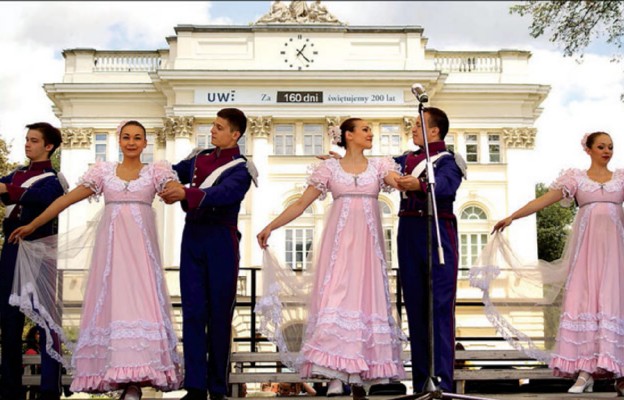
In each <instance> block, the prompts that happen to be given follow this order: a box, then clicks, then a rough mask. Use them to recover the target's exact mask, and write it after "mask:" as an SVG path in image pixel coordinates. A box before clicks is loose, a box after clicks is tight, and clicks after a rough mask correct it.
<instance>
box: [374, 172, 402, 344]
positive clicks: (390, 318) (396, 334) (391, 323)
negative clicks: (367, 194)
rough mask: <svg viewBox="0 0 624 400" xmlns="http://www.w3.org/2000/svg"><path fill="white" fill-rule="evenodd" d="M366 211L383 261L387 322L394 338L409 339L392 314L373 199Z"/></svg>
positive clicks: (377, 251) (380, 259) (376, 250)
mask: <svg viewBox="0 0 624 400" xmlns="http://www.w3.org/2000/svg"><path fill="white" fill-rule="evenodd" d="M393 162H394V161H393ZM395 165H396V164H395ZM397 166H398V165H397ZM375 203H376V202H375ZM364 213H365V215H366V224H367V225H368V229H369V231H370V233H371V236H372V237H373V240H374V245H375V256H376V257H377V259H379V262H380V263H381V274H382V276H383V282H384V294H385V296H386V304H387V305H388V308H387V313H388V318H387V323H388V324H389V326H390V329H391V330H392V331H393V339H397V340H400V341H407V336H406V335H405V333H404V332H403V330H402V329H400V328H399V326H398V324H397V323H396V321H395V320H394V317H393V315H392V301H391V299H390V288H389V287H388V268H387V264H386V255H385V253H384V251H383V248H382V243H383V242H382V241H381V240H380V234H379V230H378V229H377V228H378V226H377V224H376V220H375V217H374V215H373V201H372V200H371V199H367V200H366V201H364Z"/></svg>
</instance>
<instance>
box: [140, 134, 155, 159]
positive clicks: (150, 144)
mask: <svg viewBox="0 0 624 400" xmlns="http://www.w3.org/2000/svg"><path fill="white" fill-rule="evenodd" d="M146 137H147V146H146V147H145V149H143V153H141V162H142V163H143V164H151V163H153V162H154V149H155V146H154V145H155V141H156V136H155V135H147V136H146Z"/></svg>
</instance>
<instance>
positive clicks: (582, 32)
mask: <svg viewBox="0 0 624 400" xmlns="http://www.w3.org/2000/svg"><path fill="white" fill-rule="evenodd" d="M509 12H510V13H511V14H514V13H516V14H520V15H521V16H525V15H531V16H533V22H532V23H531V26H530V27H529V29H530V31H531V36H533V37H534V38H538V37H540V36H542V35H543V34H544V32H546V30H551V31H552V32H553V33H552V36H551V37H550V39H549V40H550V41H551V42H553V43H557V44H560V45H563V54H564V55H565V56H567V57H569V56H573V55H577V56H579V58H581V59H582V58H583V53H584V50H585V48H586V47H587V46H588V45H589V43H590V42H591V41H592V40H594V39H596V38H599V37H602V36H606V43H608V44H611V45H614V46H615V47H616V48H617V49H618V52H619V50H620V49H622V45H623V44H624V42H623V40H624V18H623V13H624V1H619V0H618V1H613V0H605V1H599V0H581V1H579V0H563V1H536V0H530V1H524V2H523V4H517V5H514V6H511V7H510V8H509ZM614 56H615V59H619V58H620V56H621V55H619V54H615V55H614Z"/></svg>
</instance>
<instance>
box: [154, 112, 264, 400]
mask: <svg viewBox="0 0 624 400" xmlns="http://www.w3.org/2000/svg"><path fill="white" fill-rule="evenodd" d="M246 126H247V118H246V117H245V114H244V113H243V112H242V111H240V110H239V109H236V108H224V109H222V110H220V111H219V112H218V113H217V118H216V119H215V121H214V122H213V125H212V129H211V131H210V132H211V134H212V139H211V143H212V144H213V145H214V146H215V148H214V149H209V150H202V151H199V152H197V153H194V154H191V156H189V157H187V159H185V160H183V161H181V162H180V163H178V164H176V165H174V166H173V168H174V169H175V171H176V172H177V173H178V177H179V178H180V182H181V183H177V182H170V183H169V184H168V185H167V186H166V188H165V189H164V190H163V192H162V193H161V197H162V198H163V200H164V201H165V202H166V203H168V204H171V203H173V202H176V201H180V202H181V204H182V208H183V209H184V211H186V223H185V226H184V232H183V233H182V250H181V253H182V254H181V260H180V287H181V291H182V316H183V319H182V336H183V343H184V368H185V377H184V388H185V389H186V390H187V394H186V395H185V396H184V397H183V398H182V399H183V400H206V398H207V392H209V393H210V399H211V400H223V399H224V398H225V396H226V394H227V392H228V373H229V368H230V366H229V357H230V342H231V330H232V314H233V311H234V303H235V300H236V282H237V279H238V264H239V249H238V245H239V240H240V237H241V235H240V233H239V231H238V226H237V225H238V212H239V210H240V204H241V202H242V201H243V199H244V198H245V194H246V193H247V191H248V190H249V187H250V186H251V182H252V179H253V180H254V183H255V179H256V175H257V174H256V172H255V168H254V167H253V164H251V162H250V161H248V160H247V159H246V158H245V157H244V156H243V155H241V154H240V151H239V148H238V145H237V143H238V140H239V139H240V137H241V136H242V135H243V134H244V133H245V129H246ZM183 184H189V186H188V187H184V186H183ZM206 353H207V354H208V361H206Z"/></svg>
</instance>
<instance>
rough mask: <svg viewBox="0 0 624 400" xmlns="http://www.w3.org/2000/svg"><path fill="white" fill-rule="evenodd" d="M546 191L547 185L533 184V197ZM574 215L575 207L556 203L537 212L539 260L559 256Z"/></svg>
mask: <svg viewBox="0 0 624 400" xmlns="http://www.w3.org/2000/svg"><path fill="white" fill-rule="evenodd" d="M547 191H548V187H546V185H544V184H543V183H538V184H537V185H535V197H539V196H541V195H543V194H544V193H546V192H547ZM575 215H576V208H575V207H568V208H566V207H561V206H560V205H559V204H558V203H557V204H553V205H551V206H549V207H546V208H544V209H543V210H541V211H538V212H537V255H538V258H539V259H540V260H545V261H553V260H556V259H558V258H560V257H561V253H562V252H563V248H564V246H565V241H566V239H567V237H568V233H569V232H570V224H572V221H573V220H574V216H575Z"/></svg>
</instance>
